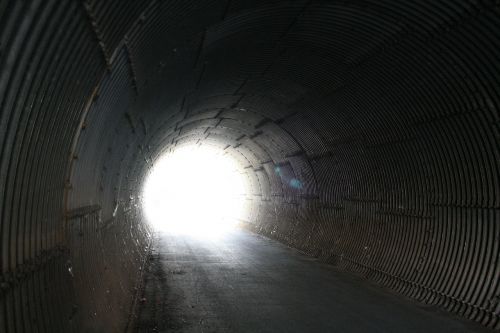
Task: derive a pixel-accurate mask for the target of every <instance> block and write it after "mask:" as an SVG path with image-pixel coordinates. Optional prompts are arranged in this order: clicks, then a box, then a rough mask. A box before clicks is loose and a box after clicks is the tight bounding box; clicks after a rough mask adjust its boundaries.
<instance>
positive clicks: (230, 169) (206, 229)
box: [143, 145, 247, 238]
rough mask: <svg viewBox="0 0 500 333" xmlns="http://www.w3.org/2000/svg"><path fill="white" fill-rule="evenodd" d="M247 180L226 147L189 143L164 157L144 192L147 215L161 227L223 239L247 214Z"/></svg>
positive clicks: (157, 228) (158, 227)
mask: <svg viewBox="0 0 500 333" xmlns="http://www.w3.org/2000/svg"><path fill="white" fill-rule="evenodd" d="M246 191H247V183H246V181H245V178H244V176H243V175H242V174H241V173H240V172H239V170H238V165H237V163H236V162H235V161H234V160H233V159H232V158H231V157H229V156H227V155H225V154H224V151H223V150H222V149H216V148H212V147H207V146H195V145H193V146H186V147H182V148H179V149H176V150H175V151H173V152H171V153H168V154H166V155H165V156H162V157H161V158H160V159H159V160H158V161H157V162H156V163H155V166H154V167H153V169H152V171H151V173H150V175H149V177H148V178H147V180H146V183H145V186H144V190H143V205H144V210H145V214H146V218H147V219H148V221H149V223H150V224H151V225H152V226H153V227H154V229H155V230H157V231H160V232H167V233H172V234H184V235H191V236H197V237H204V238H206V237H208V238H213V237H219V236H222V235H224V234H225V233H227V232H229V231H231V230H232V229H233V228H234V227H235V226H236V225H237V224H238V223H239V221H240V220H241V218H242V217H243V216H244V213H245V211H244V208H245V201H246V197H245V194H246Z"/></svg>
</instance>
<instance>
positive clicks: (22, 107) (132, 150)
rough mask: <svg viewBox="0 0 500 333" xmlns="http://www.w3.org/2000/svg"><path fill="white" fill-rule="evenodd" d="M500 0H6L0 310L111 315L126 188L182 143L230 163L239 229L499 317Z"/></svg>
mask: <svg viewBox="0 0 500 333" xmlns="http://www.w3.org/2000/svg"><path fill="white" fill-rule="evenodd" d="M499 14H500V9H499V2H498V1H465V0H464V1H395V0H384V1H380V0H377V1H369V0H366V1H364V0H358V1H352V2H346V1H237V0H229V1H201V0H196V1H186V0H178V1H174V0H168V1H167V0H164V1H160V0H158V1H145V0H143V1H123V0H121V1H118V0H112V1H111V0H110V1H76V0H73V1H64V2H60V1H56V0H51V1H50V0H49V1H5V0H0V68H1V72H0V103H1V104H0V108H1V114H0V149H1V150H0V163H1V164H0V177H1V178H0V189H1V191H0V201H1V207H0V209H1V211H0V213H1V215H0V216H1V234H0V237H1V247H2V249H1V255H2V256H1V269H2V271H1V273H2V275H1V277H0V283H1V287H2V289H1V290H2V294H1V298H0V300H1V302H0V331H2V330H7V331H9V332H10V331H12V332H14V331H16V332H17V331H19V332H20V331H23V330H25V331H29V330H32V329H34V327H40V328H41V331H65V330H69V329H74V330H78V329H82V330H85V329H96V330H98V329H103V330H104V329H106V330H108V331H110V330H114V331H116V330H121V329H123V328H124V327H125V325H126V320H127V319H126V318H127V316H128V311H129V309H130V306H132V305H130V304H133V303H132V300H133V296H134V292H133V290H134V289H133V288H134V286H136V282H137V280H138V276H139V277H140V273H138V272H139V271H140V267H141V265H142V264H143V262H144V258H145V256H146V252H147V246H148V244H149V239H150V237H149V230H148V227H147V225H146V224H144V223H143V221H142V218H141V212H140V198H139V192H140V191H139V190H140V188H141V186H142V182H143V180H144V177H145V175H147V171H148V170H149V169H150V167H151V166H152V163H153V162H154V160H155V159H156V158H157V157H158V156H159V155H160V154H161V153H162V152H163V151H166V150H168V149H175V147H179V146H181V145H184V144H189V143H202V144H210V145H215V146H218V147H220V148H221V149H225V150H226V151H227V153H228V154H230V155H231V156H234V157H235V158H236V159H237V160H238V161H239V162H240V164H241V166H242V168H244V169H243V170H244V171H245V173H246V175H247V177H248V179H249V181H250V182H251V184H252V191H251V193H250V194H249V196H248V200H249V202H251V207H252V209H251V211H250V214H249V215H248V217H247V220H246V222H247V225H248V227H249V228H250V229H252V230H254V231H257V232H259V233H262V234H264V235H267V236H270V237H272V238H275V239H277V240H280V241H282V242H284V243H286V244H289V245H291V246H293V247H296V248H299V249H301V250H303V251H305V252H306V253H308V254H310V255H314V256H316V257H319V258H321V259H323V260H325V261H328V262H331V263H334V264H336V265H337V266H338V267H340V268H342V269H345V270H348V271H353V272H358V273H361V274H363V275H364V276H366V277H367V278H369V279H371V280H373V281H375V282H377V283H379V284H381V285H383V286H387V287H389V288H391V289H394V290H396V291H397V292H399V293H401V294H403V295H406V296H409V297H412V298H415V299H417V300H419V301H422V302H425V303H429V304H436V305H438V306H441V307H443V308H445V309H447V310H449V311H451V312H454V313H458V314H459V315H461V316H463V317H466V318H469V319H472V320H475V321H478V322H480V323H482V324H483V325H486V326H489V327H494V328H497V329H498V328H500V326H499V325H500V321H499V311H500V284H499V281H500V279H499V276H500V273H499V270H500V263H499V260H500V257H499V255H498V253H499V252H500V251H499V241H500V239H499V238H500V225H499V224H500V195H499V191H500V183H499V171H500V168H499V165H500V154H499V137H500V135H499V129H500V117H499V112H498V109H499V105H500V90H499V79H500V63H499V61H498V60H499V56H500V54H499V50H500V33H499V31H500V15H499ZM290 179H298V180H299V181H300V186H292V185H291V184H290V181H289V180H290ZM68 272H69V273H68ZM117 280H120V281H121V282H120V284H119V286H117V284H116V283H115V282H116V281H117ZM49 281H50V282H49ZM110 290H111V291H112V292H111V294H112V295H113V296H112V297H108V296H106V297H105V296H104V295H106V294H109V291H110ZM35 299H36V300H37V301H34V300H35ZM23 302H24V303H26V304H31V305H30V306H26V307H22V306H20V304H21V303H23ZM90 314H92V316H94V317H93V318H95V320H94V321H92V323H89V322H88V321H86V320H85V319H84V318H87V317H86V316H88V315H90ZM60 316H63V317H64V318H69V319H68V320H58V319H57V318H59V317H60ZM30 318H31V319H30ZM33 318H35V319H33ZM111 318H113V320H111ZM33 320H35V321H33ZM86 325H89V326H86Z"/></svg>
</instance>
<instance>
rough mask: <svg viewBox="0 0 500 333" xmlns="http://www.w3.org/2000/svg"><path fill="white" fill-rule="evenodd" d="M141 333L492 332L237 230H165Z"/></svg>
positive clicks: (153, 259) (153, 261)
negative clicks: (215, 233)
mask: <svg viewBox="0 0 500 333" xmlns="http://www.w3.org/2000/svg"><path fill="white" fill-rule="evenodd" d="M137 316H138V318H137V320H136V325H135V331H136V332H454V333H456V332H485V331H487V330H484V329H483V328H479V327H478V326H477V325H475V324H473V323H470V322H465V321H461V320H459V319H458V320H457V318H455V317H454V316H452V315H450V314H448V313H444V312H443V311H440V310H438V309H437V308H435V307H431V306H425V305H422V304H417V303H415V302H412V301H410V300H407V299H404V298H402V297H400V296H398V295H395V294H392V293H389V292H387V291H384V290H381V289H380V288H377V287H375V286H373V285H372V284H370V283H368V282H367V281H366V280H363V279H361V278H359V277H356V276H353V275H350V274H346V273H345V272H340V271H338V270H336V269H335V267H334V266H332V265H328V264H325V263H320V262H318V261H317V260H316V259H314V258H311V257H308V256H305V255H303V254H301V253H300V252H298V251H297V250H294V249H292V248H289V247H287V246H285V245H282V244H280V243H278V242H276V241H273V240H270V239H268V238H264V237H262V236H260V235H257V234H254V233H251V232H249V231H246V230H242V229H237V230H234V231H233V232H231V233H226V234H224V235H223V236H221V237H220V238H200V237H196V236H189V235H178V234H177V235H174V234H168V233H158V234H157V235H156V237H155V241H154V246H153V250H152V253H151V255H150V258H149V264H148V268H147V271H146V273H145V281H144V287H143V295H142V298H141V299H140V306H139V313H138V315H137Z"/></svg>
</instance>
